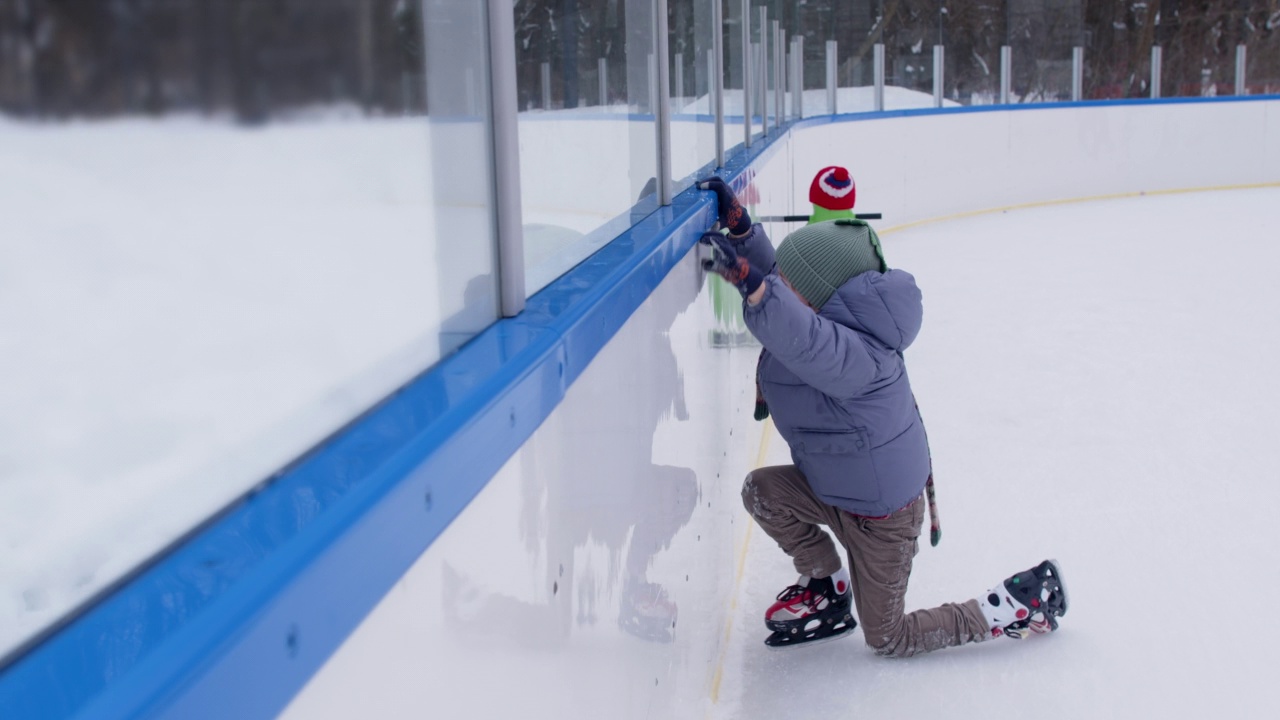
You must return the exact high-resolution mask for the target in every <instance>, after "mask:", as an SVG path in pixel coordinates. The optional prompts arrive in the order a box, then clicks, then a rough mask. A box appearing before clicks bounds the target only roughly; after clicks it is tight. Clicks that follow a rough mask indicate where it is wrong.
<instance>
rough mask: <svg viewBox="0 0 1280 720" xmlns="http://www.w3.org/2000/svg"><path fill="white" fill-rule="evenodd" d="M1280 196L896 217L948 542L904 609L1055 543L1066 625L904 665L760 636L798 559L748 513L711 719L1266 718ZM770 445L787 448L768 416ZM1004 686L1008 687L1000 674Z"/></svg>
mask: <svg viewBox="0 0 1280 720" xmlns="http://www.w3.org/2000/svg"><path fill="white" fill-rule="evenodd" d="M1277 206H1280V190H1278V189H1276V188H1259V189H1243V190H1230V191H1221V192H1192V193H1179V194H1169V195H1158V196H1144V197H1125V198H1117V199H1106V200H1098V201H1090V202H1080V203H1070V204H1064V205H1056V206H1041V207H1029V208H1023V209H1016V210H1010V211H1007V212H1002V213H996V214H987V215H980V216H975V217H970V218H966V219H956V220H950V221H945V222H939V223H934V224H928V225H923V226H917V227H913V228H910V229H906V230H904V231H901V232H887V233H886V234H885V236H884V240H885V252H886V256H887V259H888V262H889V264H890V265H891V266H894V267H898V268H902V269H906V270H909V271H911V272H912V273H914V274H915V276H916V278H917V280H918V282H919V284H920V286H921V288H922V290H923V293H924V302H925V324H924V328H923V330H922V331H921V334H920V338H919V340H918V341H917V343H916V345H915V346H914V347H913V348H911V349H910V350H909V351H908V354H907V362H908V367H909V370H910V373H911V378H912V382H913V386H914V388H915V391H916V396H917V398H918V399H919V403H920V408H921V411H922V413H923V415H924V418H925V422H926V424H927V426H928V429H929V438H930V441H931V446H932V452H933V459H934V466H935V476H936V478H937V488H938V502H939V506H940V516H941V519H942V527H943V538H942V542H941V544H940V545H939V546H938V547H936V548H931V547H929V545H928V537H927V536H928V530H927V525H926V530H925V536H924V538H922V543H921V548H920V552H919V554H918V556H917V557H916V564H915V570H914V572H913V575H912V582H911V588H910V591H909V593H908V596H907V605H908V609H912V608H922V607H932V606H934V605H937V604H941V603H943V602H951V601H962V600H964V599H967V598H971V597H975V596H976V595H977V594H979V593H981V592H984V591H985V590H986V589H987V588H989V587H991V586H992V585H994V584H995V583H996V582H998V581H999V580H1001V579H1002V578H1004V577H1006V576H1007V575H1009V574H1011V573H1012V572H1014V571H1017V570H1021V569H1024V568H1026V567H1029V566H1031V565H1033V564H1035V563H1037V562H1039V561H1040V560H1041V559H1042V558H1044V557H1056V558H1057V559H1058V560H1060V561H1061V564H1062V570H1063V576H1064V578H1065V579H1066V580H1067V588H1068V593H1069V596H1070V602H1071V605H1070V608H1069V611H1068V614H1067V615H1066V617H1065V618H1064V619H1063V621H1062V629H1061V630H1060V631H1059V632H1058V633H1056V634H1054V635H1051V636H1048V637H1032V638H1031V639H1029V640H1027V641H1025V642H1022V643H1017V642H1014V641H1010V640H1005V639H1000V640H998V641H995V642H990V643H985V644H983V645H980V646H976V647H963V648H958V649H949V650H944V651H941V652H938V653H935V654H932V655H928V656H922V657H917V658H913V659H909V660H898V661H893V660H883V659H879V658H876V657H875V656H874V655H873V654H872V652H871V651H870V650H869V649H868V648H867V647H866V646H865V645H863V642H862V635H861V631H860V630H855V631H854V633H853V634H852V636H849V637H846V638H843V639H840V640H836V641H833V642H828V643H826V644H823V645H820V646H816V647H809V648H797V649H795V650H794V651H767V650H766V648H765V647H764V645H763V644H762V640H763V638H764V636H765V634H766V632H765V629H764V627H763V623H762V622H761V617H762V615H763V612H764V609H765V608H766V607H767V606H768V605H769V603H770V602H771V601H772V599H773V595H774V594H775V593H777V592H778V591H779V590H781V589H782V587H783V586H784V585H786V584H788V583H790V582H793V581H794V577H795V571H794V570H793V569H792V567H791V565H790V563H789V561H788V560H787V559H786V558H785V557H784V556H783V555H782V553H781V551H779V550H778V549H777V548H776V546H775V545H774V544H773V543H772V542H771V541H770V539H769V538H768V537H767V536H765V535H764V534H763V533H762V532H760V531H759V529H758V528H756V529H755V530H754V531H753V532H752V534H751V537H750V541H749V543H748V545H747V550H746V556H745V562H744V563H743V565H742V567H743V570H742V573H741V576H740V580H739V584H738V588H737V590H736V592H735V595H734V598H735V599H734V603H735V609H734V612H733V619H732V626H731V628H730V631H729V642H728V645H727V649H726V651H725V653H724V657H723V672H722V674H721V676H722V681H721V682H720V683H719V685H718V698H717V700H718V702H716V703H715V705H714V708H715V710H714V712H713V713H712V715H713V716H714V717H717V718H725V719H728V718H742V719H744V720H764V719H766V718H777V717H785V716H789V715H791V714H792V713H795V712H797V711H798V710H799V711H800V712H802V713H803V714H804V715H805V716H809V717H883V718H891V717H892V718H925V717H929V718H979V717H988V716H991V715H992V714H999V713H1003V712H1008V711H1011V709H1013V708H1019V709H1020V710H1018V712H1033V714H1034V715H1035V716H1036V717H1039V718H1113V717H1114V718H1133V717H1188V718H1189V717H1207V716H1210V715H1214V716H1222V717H1265V716H1268V715H1269V713H1270V711H1269V710H1268V709H1267V708H1269V707H1271V705H1272V703H1271V700H1270V694H1271V693H1270V690H1269V689H1268V685H1267V683H1268V679H1267V678H1268V676H1269V674H1270V672H1269V670H1268V668H1270V667H1271V666H1272V665H1273V662H1272V658H1271V655H1272V651H1273V650H1274V648H1275V647H1277V644H1278V643H1280V629H1277V627H1276V625H1275V623H1273V622H1270V621H1269V620H1267V619H1266V618H1267V609H1266V603H1267V602H1268V600H1269V598H1272V597H1274V596H1275V594H1276V592H1277V590H1280V580H1278V578H1280V575H1277V573H1276V571H1275V568H1276V566H1277V564H1278V562H1280V551H1277V549H1276V545H1275V544H1274V543H1273V542H1272V539H1271V535H1272V528H1271V525H1272V523H1274V517H1275V512H1274V508H1275V507H1276V504H1277V502H1280V489H1278V487H1277V482H1276V481H1277V470H1276V468H1277V467H1278V466H1280V443H1277V442H1276V438H1275V435H1276V432H1277V428H1280V422H1278V420H1280V409H1278V408H1280V379H1278V378H1277V374H1276V356H1277V351H1280V322H1278V321H1277V310H1278V307H1280V305H1278V303H1280V291H1278V290H1277V283H1276V276H1275V275H1276V270H1277V267H1280V247H1278V246H1277V244H1276V243H1275V242H1274V236H1273V231H1272V229H1271V224H1272V216H1273V215H1274V210H1273V209H1274V208H1275V207H1277ZM763 455H764V458H763V460H764V462H765V464H781V463H786V462H789V458H788V453H787V450H786V447H785V445H784V444H783V443H782V441H781V438H780V437H778V436H777V435H776V434H773V436H772V437H771V438H769V440H768V443H767V446H766V448H765V450H764V451H763ZM993 688H998V689H999V690H998V693H993V690H992V689H993Z"/></svg>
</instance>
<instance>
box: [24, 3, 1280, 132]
mask: <svg viewBox="0 0 1280 720" xmlns="http://www.w3.org/2000/svg"><path fill="white" fill-rule="evenodd" d="M478 1H479V0H0V112H2V113H4V114H7V115H11V116H25V117H46V116H53V117H73V116H85V117H105V116H117V115H128V114H162V113H170V112H192V111H194V112H202V113H226V114H230V115H232V116H234V117H236V118H237V119H239V120H241V121H244V122H255V121H260V120H262V119H265V118H267V117H269V116H272V115H276V114H280V113H283V112H290V111H296V110H303V109H307V108H310V107H316V106H321V107H323V106H333V105H346V106H350V107H352V108H356V109H358V110H359V111H361V112H365V113H369V114H380V113H382V114H400V113H421V112H425V111H426V104H427V98H428V95H427V93H426V91H425V88H426V83H427V82H429V81H430V80H431V76H427V75H426V74H425V73H424V64H425V61H424V58H425V57H426V56H427V55H426V53H425V52H424V32H423V27H422V24H423V14H424V8H426V9H427V15H428V17H432V18H439V17H444V18H446V20H445V22H447V18H448V17H449V15H448V13H447V12H445V13H443V14H441V13H440V12H437V11H434V10H432V9H433V8H439V7H444V6H448V5H449V4H450V3H454V4H457V3H467V2H472V3H474V2H478ZM709 1H710V2H715V1H720V2H722V3H723V8H724V17H725V19H726V25H725V27H724V28H723V30H722V32H723V33H724V35H723V37H724V47H725V53H726V66H725V67H726V78H725V81H726V85H727V86H728V87H740V85H741V61H740V59H739V58H741V25H740V23H741V22H742V19H741V17H740V14H741V2H740V0H668V12H669V18H668V24H669V27H670V47H671V52H672V54H673V56H674V55H675V54H677V53H678V54H679V55H680V57H681V58H683V62H684V66H683V67H679V68H673V70H674V71H675V72H678V73H682V78H681V79H682V80H683V81H685V84H686V87H687V88H688V91H687V94H690V95H692V94H695V93H698V92H705V88H706V84H707V81H706V71H705V70H704V68H705V54H706V49H707V45H708V41H707V34H708V33H709V32H713V31H712V30H711V29H710V5H709V4H708V2H709ZM651 2H652V0H515V1H514V3H513V6H514V7H513V9H514V13H515V26H516V37H515V38H514V42H515V49H516V57H517V68H518V90H519V93H520V107H521V108H522V109H525V108H539V107H542V106H543V105H544V104H545V103H546V101H547V99H548V97H549V99H550V106H551V107H552V108H558V107H577V106H580V105H595V104H600V103H601V102H602V101H603V102H606V103H614V102H624V103H629V104H633V105H634V104H644V103H643V99H642V98H638V97H637V94H638V93H637V90H636V88H637V87H640V86H642V85H644V84H645V82H646V79H645V77H644V76H643V73H644V71H645V68H644V66H645V59H644V58H643V57H641V56H642V55H643V54H644V53H646V52H651V47H652V33H653V29H652V15H651V12H652V10H651V8H652V5H651V4H650V3H651ZM751 4H752V8H753V10H752V17H751V22H752V23H753V25H758V15H757V12H758V10H757V8H759V7H762V6H763V7H765V8H767V9H768V13H769V17H770V18H771V19H777V20H779V21H780V22H781V23H782V25H783V26H784V27H786V28H787V29H788V31H789V33H790V34H792V35H796V34H798V35H801V36H803V37H804V39H805V42H804V76H805V83H806V86H807V87H815V88H816V87H822V86H823V85H824V83H825V67H826V63H825V43H826V41H827V40H835V41H837V43H838V44H839V48H840V58H841V62H840V66H839V74H840V79H841V82H842V84H866V83H869V82H870V57H871V51H872V47H873V45H874V44H875V43H883V44H884V45H885V46H886V51H887V52H886V55H887V57H888V58H889V63H888V67H887V71H888V76H889V77H888V81H889V82H890V83H891V84H897V85H905V86H908V87H918V88H919V89H923V90H927V89H928V88H929V87H930V86H931V82H932V62H931V57H930V53H931V49H932V46H933V45H935V44H942V45H944V46H945V47H946V53H947V65H946V73H945V76H944V77H945V94H946V95H947V97H950V98H953V99H956V100H959V101H961V102H966V103H967V102H974V101H981V99H982V98H985V97H990V96H991V95H992V94H993V93H994V92H995V89H996V88H997V86H998V77H999V67H1000V48H1001V46H1003V45H1009V46H1010V47H1012V48H1013V58H1014V59H1013V78H1012V85H1013V90H1014V95H1015V97H1017V98H1018V99H1022V100H1027V101H1031V100H1059V99H1066V94H1067V93H1069V90H1070V58H1071V48H1072V47H1074V46H1081V47H1083V48H1084V49H1085V55H1084V57H1085V74H1084V91H1085V96H1086V97H1089V98H1113V97H1114V98H1124V97H1143V96H1145V95H1147V94H1148V92H1149V87H1148V79H1149V77H1150V70H1151V68H1150V58H1151V48H1152V46H1154V45H1159V46H1161V47H1162V48H1163V53H1164V55H1163V58H1164V59H1163V64H1162V76H1163V82H1162V86H1163V89H1164V94H1166V95H1184V96H1185V95H1213V94H1229V93H1230V92H1232V87H1233V85H1234V80H1235V52H1236V50H1235V48H1236V46H1237V45H1240V44H1244V45H1247V46H1248V54H1249V78H1250V92H1252V93H1260V92H1276V91H1280V41H1278V39H1277V31H1278V30H1280V0H1261V1H1259V0H1145V1H1139V0H952V1H951V2H944V1H942V0H752V3H751ZM471 12H474V8H472V9H471ZM433 13H434V14H433ZM447 31H448V29H447V28H446V29H445V33H446V34H447ZM433 36H434V35H433ZM447 55H448V53H445V54H444V55H443V56H444V57H447ZM432 57H433V58H435V57H437V56H436V55H432ZM601 58H603V59H605V64H604V65H605V72H606V74H607V77H606V78H605V83H604V84H605V93H606V97H604V98H601V97H600V96H599V90H598V89H597V88H598V87H599V80H600V78H599V67H600V64H599V60H600V59H601ZM544 66H545V67H546V68H547V70H544V69H543V68H544ZM548 71H549V77H546V76H545V75H544V73H546V72H548ZM445 72H446V73H447V72H448V71H445ZM436 74H437V75H436V76H437V77H439V76H440V71H439V70H437V71H436ZM544 79H545V80H549V85H548V86H547V87H545V88H544Z"/></svg>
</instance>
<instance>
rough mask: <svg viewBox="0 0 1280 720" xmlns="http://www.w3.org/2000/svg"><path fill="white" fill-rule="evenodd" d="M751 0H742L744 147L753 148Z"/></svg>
mask: <svg viewBox="0 0 1280 720" xmlns="http://www.w3.org/2000/svg"><path fill="white" fill-rule="evenodd" d="M752 79H753V78H752V77H751V0H742V138H743V141H742V145H743V147H751V81H752Z"/></svg>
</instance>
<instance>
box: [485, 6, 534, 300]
mask: <svg viewBox="0 0 1280 720" xmlns="http://www.w3.org/2000/svg"><path fill="white" fill-rule="evenodd" d="M486 10H487V11H488V12H487V14H488V18H487V22H488V25H489V127H490V129H491V131H492V132H493V137H492V142H491V144H490V153H489V160H490V162H491V163H492V168H493V214H494V229H495V230H496V231H497V233H498V267H497V272H498V296H499V297H498V304H499V308H500V310H501V312H502V316H503V317H514V316H515V315H517V314H519V313H520V311H521V310H524V301H525V284H524V221H523V218H522V217H521V214H520V213H521V209H520V202H521V200H520V128H519V124H518V122H517V117H518V115H517V112H518V110H519V108H518V107H517V104H518V102H519V101H518V100H517V94H516V44H515V40H514V38H515V36H516V35H515V33H516V27H515V24H516V22H515V14H514V13H513V12H512V9H511V0H488V5H487V6H486Z"/></svg>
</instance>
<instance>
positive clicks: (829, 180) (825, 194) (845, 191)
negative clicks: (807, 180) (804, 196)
mask: <svg viewBox="0 0 1280 720" xmlns="http://www.w3.org/2000/svg"><path fill="white" fill-rule="evenodd" d="M857 196H858V191H857V188H856V187H855V186H854V184H853V178H852V177H849V171H848V170H846V169H844V168H842V167H840V166H839V165H832V166H830V167H824V168H822V169H821V170H819V171H818V174H817V175H814V176H813V183H812V184H810V185H809V202H811V203H813V207H814V209H815V210H819V209H822V210H852V209H853V203H854V201H855V200H856V199H857Z"/></svg>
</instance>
